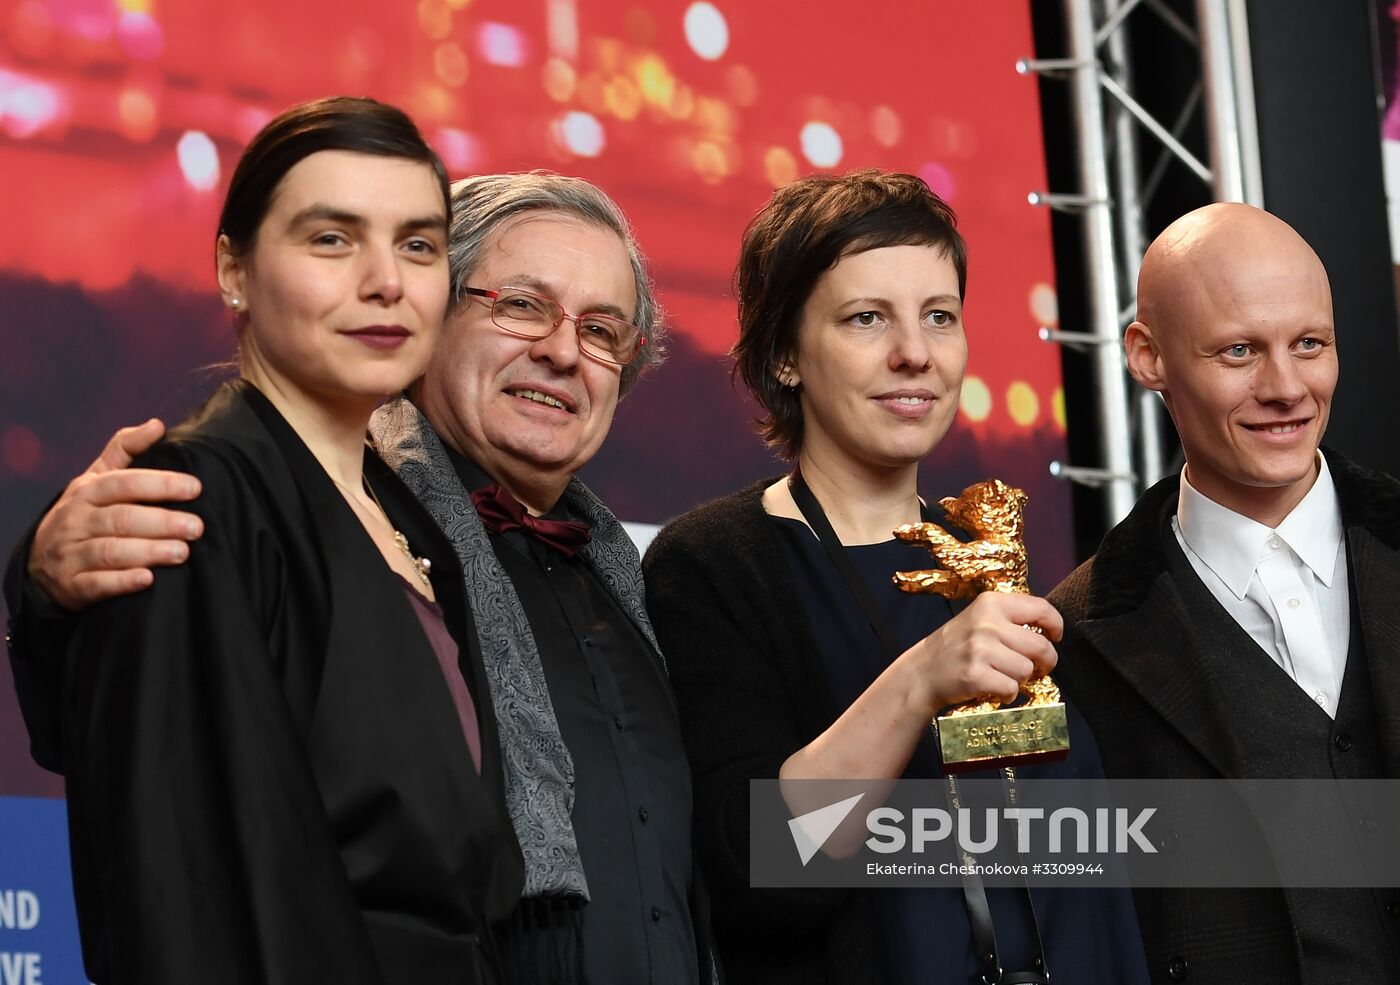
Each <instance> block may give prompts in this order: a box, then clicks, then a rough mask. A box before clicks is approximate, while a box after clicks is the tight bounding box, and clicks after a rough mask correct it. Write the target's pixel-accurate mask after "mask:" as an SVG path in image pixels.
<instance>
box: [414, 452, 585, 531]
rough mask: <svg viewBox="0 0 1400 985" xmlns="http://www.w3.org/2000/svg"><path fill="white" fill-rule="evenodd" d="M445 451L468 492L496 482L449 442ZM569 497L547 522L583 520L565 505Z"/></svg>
mask: <svg viewBox="0 0 1400 985" xmlns="http://www.w3.org/2000/svg"><path fill="white" fill-rule="evenodd" d="M442 447H443V450H444V451H446V452H447V460H448V461H449V462H451V463H452V467H453V469H455V470H456V472H457V478H459V479H461V480H462V486H463V487H464V488H465V489H466V490H467V492H469V493H470V492H475V491H476V490H478V489H483V488H485V487H486V486H489V485H491V484H492V483H493V482H495V481H496V480H495V479H493V478H492V477H491V474H490V473H489V472H487V471H486V470H485V469H483V468H482V467H481V466H480V465H478V464H476V462H475V461H473V460H472V459H471V458H470V457H469V456H467V455H464V454H462V453H461V452H459V451H458V450H457V449H455V448H453V447H451V446H450V445H448V444H447V442H445V441H444V442H443V443H442ZM566 498H567V497H565V496H560V497H559V502H557V503H555V504H554V505H553V506H552V507H550V510H549V512H548V513H545V514H544V519H546V520H578V519H582V518H581V517H577V516H575V515H574V513H573V511H572V510H571V509H569V507H568V504H567V503H565V499H566Z"/></svg>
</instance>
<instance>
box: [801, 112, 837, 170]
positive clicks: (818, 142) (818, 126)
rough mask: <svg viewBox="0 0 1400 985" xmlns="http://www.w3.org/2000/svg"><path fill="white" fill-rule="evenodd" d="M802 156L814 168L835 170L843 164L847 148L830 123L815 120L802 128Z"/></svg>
mask: <svg viewBox="0 0 1400 985" xmlns="http://www.w3.org/2000/svg"><path fill="white" fill-rule="evenodd" d="M801 139H802V156H803V157H805V158H807V160H808V161H810V162H811V163H812V165H813V166H815V167H819V168H834V167H836V165H838V164H840V163H841V155H842V154H843V153H844V152H845V147H844V146H843V145H842V143H841V135H840V134H839V133H837V132H836V128H835V127H833V126H832V125H831V124H830V123H822V122H820V121H817V120H813V121H812V122H811V123H808V124H807V125H806V126H804V127H803V128H802V137H801Z"/></svg>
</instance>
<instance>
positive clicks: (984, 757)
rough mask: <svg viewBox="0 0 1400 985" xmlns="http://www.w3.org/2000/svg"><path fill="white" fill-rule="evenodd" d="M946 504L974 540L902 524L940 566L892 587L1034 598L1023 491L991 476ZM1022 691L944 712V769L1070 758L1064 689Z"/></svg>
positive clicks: (904, 535) (959, 595)
mask: <svg viewBox="0 0 1400 985" xmlns="http://www.w3.org/2000/svg"><path fill="white" fill-rule="evenodd" d="M941 505H942V506H943V509H944V511H945V512H946V513H947V515H948V519H949V520H950V521H951V522H952V523H954V524H956V525H957V526H958V527H960V528H962V529H963V530H965V531H967V532H968V533H971V534H973V535H975V537H976V539H975V540H971V541H967V542H963V541H960V540H958V539H957V538H956V537H954V536H953V535H952V534H950V533H948V532H947V531H946V530H944V529H943V528H942V527H940V526H938V525H937V524H935V523H906V524H904V525H903V526H901V527H899V528H898V529H896V530H895V532H894V534H895V536H896V537H898V538H899V539H900V540H902V541H905V542H907V543H911V544H921V545H923V546H924V547H925V548H927V549H928V550H929V552H930V553H931V554H932V555H933V557H934V559H935V560H936V561H937V562H938V563H939V564H941V565H942V568H934V569H929V570H924V571H900V572H896V573H895V576H894V583H895V584H896V585H898V586H899V588H900V589H902V590H903V591H906V592H911V593H914V594H919V595H942V596H943V597H944V598H946V599H950V600H951V599H968V598H972V597H974V596H975V595H977V594H979V593H981V592H1020V593H1025V594H1029V593H1030V583H1029V580H1028V577H1027V571H1028V568H1027V562H1026V545H1025V543H1024V541H1023V540H1022V536H1023V533H1024V530H1025V509H1026V494H1025V492H1024V491H1023V490H1020V489H1016V488H1014V487H1012V486H1008V485H1007V484H1006V483H1004V482H1002V481H1001V480H999V479H989V480H987V481H986V482H979V483H977V484H976V485H972V486H968V487H967V488H966V489H964V490H963V493H962V495H961V496H958V497H956V498H954V497H951V496H950V497H948V498H946V499H944V500H942V502H941ZM1029 628H1032V629H1034V627H1029ZM1036 631H1037V632H1038V631H1039V630H1036ZM1021 693H1022V695H1023V697H1024V700H1023V701H1018V702H1017V703H1016V704H1014V705H1011V706H1005V705H1002V704H1001V703H1000V702H998V701H995V700H991V699H983V700H979V701H972V702H968V703H966V704H962V705H958V706H956V707H954V708H952V709H950V710H949V711H947V712H946V713H945V714H943V715H940V716H939V717H938V718H937V720H936V721H935V722H934V728H935V731H936V732H937V734H938V744H939V749H940V751H941V752H942V755H943V766H944V769H945V770H947V771H948V772H950V773H955V772H961V771H964V770H969V769H983V768H987V767H1006V766H1015V765H1020V764H1023V763H1028V762H1036V761H1041V760H1048V759H1062V758H1064V757H1065V756H1066V755H1068V754H1069V723H1068V720H1067V718H1066V716H1065V706H1064V703H1063V702H1062V701H1061V700H1060V689H1059V687H1057V686H1056V684H1055V682H1054V681H1052V680H1051V679H1050V676H1049V675H1048V674H1044V675H1041V676H1039V677H1034V678H1031V679H1030V680H1028V681H1027V682H1026V683H1025V684H1023V685H1022V687H1021Z"/></svg>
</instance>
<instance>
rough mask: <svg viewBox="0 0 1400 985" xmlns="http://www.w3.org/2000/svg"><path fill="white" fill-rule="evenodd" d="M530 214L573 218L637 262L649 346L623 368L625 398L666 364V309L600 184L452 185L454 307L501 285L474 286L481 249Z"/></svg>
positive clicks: (531, 174)
mask: <svg viewBox="0 0 1400 985" xmlns="http://www.w3.org/2000/svg"><path fill="white" fill-rule="evenodd" d="M526 212H558V213H563V214H564V215H569V216H573V217H575V218H578V219H581V220H583V221H584V222H589V223H592V224H594V225H597V226H601V227H603V228H604V229H610V230H612V231H613V232H615V233H617V235H618V236H619V237H620V238H621V240H622V243H623V245H624V246H625V247H626V248H627V258H628V259H629V260H630V261H631V262H632V276H633V277H634V278H635V279H636V285H637V310H636V313H635V315H634V319H633V320H634V321H635V322H636V324H637V326H638V327H639V328H640V329H641V330H642V334H643V335H644V336H646V340H647V342H646V345H644V346H642V351H641V353H640V354H639V355H638V356H637V358H636V359H635V360H633V361H632V363H631V364H629V365H627V366H624V367H623V368H622V383H621V393H622V394H624V395H625V394H626V393H627V391H628V390H630V389H631V388H632V384H633V383H635V382H636V381H637V377H638V376H640V375H641V372H642V370H643V369H644V368H646V367H647V366H655V365H658V364H660V363H661V361H662V359H663V358H664V357H665V347H664V345H663V342H664V339H665V336H666V329H665V326H664V325H663V324H662V315H661V308H660V307H659V306H658V305H657V303H656V292H655V289H654V288H653V287H652V283H651V278H650V277H648V276H647V269H646V262H645V260H644V259H643V257H642V251H641V249H640V248H639V247H638V246H637V240H636V238H635V237H634V236H633V235H632V227H631V225H630V224H629V223H628V221H627V217H626V216H624V215H623V214H622V210H621V209H619V208H618V207H617V203H616V202H614V201H613V200H612V199H610V198H608V196H607V195H605V194H604V193H603V191H602V189H600V188H598V186H597V185H594V184H591V183H589V182H587V181H584V180H583V179H582V178H569V177H566V176H564V175H560V174H554V173H553V172H550V171H526V172H522V173H519V174H481V175H476V176H475V177H472V178H463V179H461V180H460V181H457V182H454V183H453V185H452V228H451V230H450V231H449V236H448V247H447V257H448V268H449V271H450V276H451V278H452V306H453V307H454V308H455V307H456V306H457V305H459V304H462V303H463V302H464V301H469V300H471V298H470V295H468V294H467V293H466V289H467V287H468V286H476V287H483V288H486V289H489V290H494V289H495V288H498V287H501V286H502V285H500V284H477V285H471V284H470V283H469V282H470V281H471V279H472V276H473V274H474V273H475V272H476V266H477V264H478V263H479V262H480V261H481V250H482V247H483V246H484V245H485V243H486V239H487V237H489V236H490V235H491V233H492V231H493V230H495V229H496V228H497V227H498V226H500V225H501V223H503V222H505V221H506V220H507V219H510V218H512V217H513V216H517V215H522V214H524V213H526Z"/></svg>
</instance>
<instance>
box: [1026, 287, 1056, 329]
mask: <svg viewBox="0 0 1400 985" xmlns="http://www.w3.org/2000/svg"><path fill="white" fill-rule="evenodd" d="M1030 300H1031V305H1030V307H1031V317H1032V318H1034V319H1035V321H1036V324H1037V325H1058V324H1059V323H1060V301H1059V297H1058V296H1057V295H1056V294H1055V289H1054V288H1053V287H1051V286H1050V285H1049V284H1046V283H1039V284H1036V285H1035V286H1034V287H1032V288H1031V299H1030Z"/></svg>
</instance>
